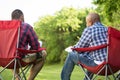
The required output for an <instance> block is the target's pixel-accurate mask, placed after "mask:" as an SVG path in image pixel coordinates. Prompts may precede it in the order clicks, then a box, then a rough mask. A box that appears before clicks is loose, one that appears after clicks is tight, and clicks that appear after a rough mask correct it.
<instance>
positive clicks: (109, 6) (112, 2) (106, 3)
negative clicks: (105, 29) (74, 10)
mask: <svg viewBox="0 0 120 80" xmlns="http://www.w3.org/2000/svg"><path fill="white" fill-rule="evenodd" d="M93 3H94V4H95V5H97V11H98V12H99V13H102V16H103V18H107V19H104V21H103V22H105V24H107V25H111V26H113V27H115V28H118V29H120V24H119V23H120V2H119V0H93Z"/></svg>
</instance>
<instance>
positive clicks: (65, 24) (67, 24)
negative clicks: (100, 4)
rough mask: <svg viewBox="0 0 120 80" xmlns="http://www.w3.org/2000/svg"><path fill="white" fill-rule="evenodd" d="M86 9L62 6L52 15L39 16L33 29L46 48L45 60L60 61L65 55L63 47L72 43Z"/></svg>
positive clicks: (78, 32)
mask: <svg viewBox="0 0 120 80" xmlns="http://www.w3.org/2000/svg"><path fill="white" fill-rule="evenodd" d="M87 13H88V10H86V9H85V10H79V9H74V8H63V9H61V10H60V11H58V12H56V13H55V14H54V15H47V16H44V17H41V18H40V19H39V21H37V22H36V23H35V31H36V32H37V34H38V35H39V39H41V40H42V41H43V43H44V44H43V45H44V46H45V47H46V48H47V52H48V56H47V62H49V63H51V62H52V63H53V62H60V61H63V60H64V59H65V57H66V52H65V51H64V49H65V48H66V47H68V46H70V45H74V44H75V43H76V42H77V41H78V39H79V37H80V35H81V33H82V31H83V29H84V28H85V26H86V25H85V17H86V15H87Z"/></svg>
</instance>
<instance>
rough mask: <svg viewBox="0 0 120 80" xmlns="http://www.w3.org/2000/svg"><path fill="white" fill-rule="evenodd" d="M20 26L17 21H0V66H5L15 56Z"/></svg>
mask: <svg viewBox="0 0 120 80" xmlns="http://www.w3.org/2000/svg"><path fill="white" fill-rule="evenodd" d="M20 24H21V22H20V21H18V20H5V21H0V66H5V65H6V63H9V62H10V60H12V59H13V58H14V57H15V55H16V50H17V49H16V48H17V46H18V40H19V39H18V37H19V36H18V31H19V28H20Z"/></svg>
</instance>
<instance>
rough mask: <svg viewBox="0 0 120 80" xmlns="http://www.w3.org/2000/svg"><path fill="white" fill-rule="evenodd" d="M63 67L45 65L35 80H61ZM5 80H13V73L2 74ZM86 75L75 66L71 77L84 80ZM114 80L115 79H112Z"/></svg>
mask: <svg viewBox="0 0 120 80" xmlns="http://www.w3.org/2000/svg"><path fill="white" fill-rule="evenodd" d="M62 67H63V65H60V64H52V65H45V66H44V67H43V68H42V70H41V71H40V72H39V74H38V76H37V77H36V78H35V80H60V73H61V70H62ZM2 77H3V78H4V80H11V77H12V73H11V71H10V70H7V71H5V72H4V73H3V74H2ZM83 77H84V73H83V72H82V70H81V69H80V68H79V67H78V66H75V68H74V71H73V73H72V75H71V80H83ZM97 80H104V79H103V77H98V78H97ZM111 80H113V79H111Z"/></svg>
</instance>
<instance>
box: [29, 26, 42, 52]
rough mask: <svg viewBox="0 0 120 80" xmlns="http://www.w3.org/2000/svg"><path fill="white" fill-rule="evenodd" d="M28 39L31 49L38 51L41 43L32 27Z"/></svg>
mask: <svg viewBox="0 0 120 80" xmlns="http://www.w3.org/2000/svg"><path fill="white" fill-rule="evenodd" d="M28 38H29V39H28V43H29V45H30V47H31V48H30V49H35V50H37V49H39V48H40V43H39V42H38V37H37V35H36V33H35V31H34V30H33V28H32V27H31V26H30V27H29V29H28Z"/></svg>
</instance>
